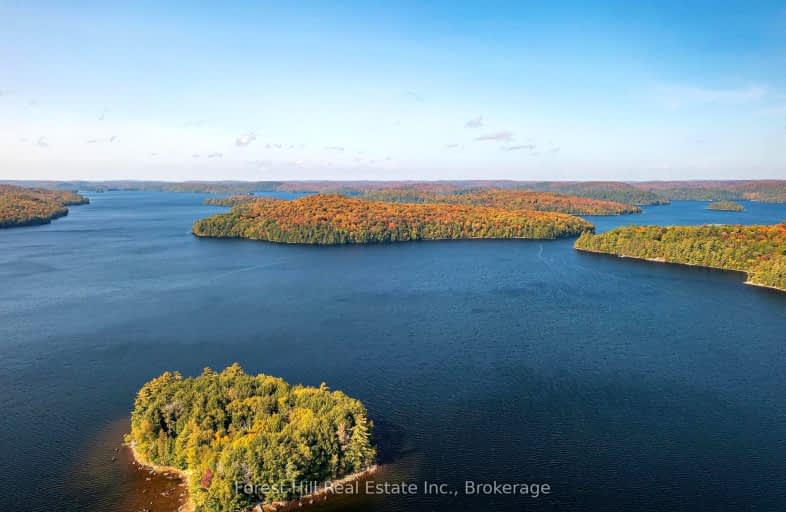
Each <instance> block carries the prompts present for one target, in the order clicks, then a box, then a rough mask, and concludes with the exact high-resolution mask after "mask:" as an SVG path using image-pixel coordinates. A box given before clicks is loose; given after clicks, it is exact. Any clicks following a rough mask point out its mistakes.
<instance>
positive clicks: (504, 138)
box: [475, 130, 513, 142]
mask: <svg viewBox="0 0 786 512" xmlns="http://www.w3.org/2000/svg"><path fill="white" fill-rule="evenodd" d="M475 140H478V141H485V140H496V141H500V142H510V141H512V140H513V132H511V131H509V130H502V131H499V132H494V133H486V134H484V135H481V136H480V137H475Z"/></svg>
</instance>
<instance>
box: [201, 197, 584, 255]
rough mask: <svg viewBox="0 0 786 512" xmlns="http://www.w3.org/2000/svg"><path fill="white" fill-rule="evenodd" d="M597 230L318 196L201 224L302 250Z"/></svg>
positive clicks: (449, 208) (572, 221) (542, 216)
mask: <svg viewBox="0 0 786 512" xmlns="http://www.w3.org/2000/svg"><path fill="white" fill-rule="evenodd" d="M593 229H594V227H593V225H592V224H590V223H589V222H587V221H585V220H584V219H581V218H579V217H574V216H572V215H568V214H563V213H554V212H537V211H532V210H510V209H503V208H489V207H485V206H472V205H449V204H409V203H386V202H381V201H366V200H362V199H355V198H350V197H346V196H341V195H337V194H317V195H312V196H306V197H302V198H299V199H295V200H292V201H284V200H277V199H269V198H260V199H255V200H254V201H252V202H248V203H245V204H241V205H238V206H236V207H234V208H233V209H232V210H231V211H230V212H229V213H222V214H219V215H214V216H212V217H208V218H206V219H202V220H198V221H196V222H195V223H194V226H193V229H192V231H193V233H194V234H195V235H197V236H204V237H219V238H248V239H252V240H265V241H270V242H282V243H298V244H323V245H333V244H365V243H385V242H404V241H414V240H451V239H464V238H537V239H552V238H562V237H569V236H577V235H579V234H581V233H583V232H585V231H592V230H593Z"/></svg>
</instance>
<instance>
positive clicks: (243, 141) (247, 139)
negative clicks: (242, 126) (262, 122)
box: [235, 132, 257, 148]
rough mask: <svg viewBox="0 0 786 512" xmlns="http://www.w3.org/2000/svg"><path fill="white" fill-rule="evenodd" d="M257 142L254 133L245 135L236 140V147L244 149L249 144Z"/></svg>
mask: <svg viewBox="0 0 786 512" xmlns="http://www.w3.org/2000/svg"><path fill="white" fill-rule="evenodd" d="M255 140H257V136H256V135H254V134H253V133H250V132H249V133H244V134H243V135H241V136H240V137H238V138H237V139H235V146H238V147H241V148H244V147H246V146H248V145H249V144H251V143H252V142H254V141H255Z"/></svg>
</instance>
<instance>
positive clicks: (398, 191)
mask: <svg viewBox="0 0 786 512" xmlns="http://www.w3.org/2000/svg"><path fill="white" fill-rule="evenodd" d="M361 197H363V198H364V199H370V200H373V201H388V202H395V203H436V204H439V203H441V204H470V205H477V206H488V207H491V208H506V209H516V210H536V211H543V212H561V213H569V214H572V215H624V214H629V213H641V208H639V207H638V206H632V205H629V204H622V203H618V202H614V201H606V200H600V199H591V198H587V197H577V196H569V195H563V194H555V193H552V192H532V191H528V190H513V189H499V188H476V189H467V190H459V191H453V192H441V191H433V190H423V189H422V188H417V187H400V188H385V189H378V190H370V191H367V192H365V193H363V194H362V196H361Z"/></svg>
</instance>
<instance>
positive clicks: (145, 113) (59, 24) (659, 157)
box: [0, 1, 786, 180]
mask: <svg viewBox="0 0 786 512" xmlns="http://www.w3.org/2000/svg"><path fill="white" fill-rule="evenodd" d="M69 4H70V5H66V4H65V3H63V2H52V3H48V2H34V1H28V2H2V1H0V23H2V30H0V70H2V71H1V72H0V178H4V179H75V178H81V179H121V178H132V179H169V180H183V179H253V180H266V179H461V178H506V179H522V180H529V179H555V180H556V179H620V180H642V179H688V178H784V179H786V5H784V4H783V3H779V2H667V1H662V2H652V3H651V4H647V5H645V3H644V2H603V3H599V2H575V3H573V2H538V3H534V2H533V3H525V2H473V3H460V2H411V3H410V2H403V1H402V2H340V3H332V2H327V1H324V2H275V3H266V2H233V3H232V5H230V6H226V5H221V4H220V3H217V2H213V3H210V4H211V5H209V6H197V5H195V4H189V3H175V2H169V3H165V2H135V3H133V4H132V3H128V4H117V5H114V4H113V3H112V2H100V3H99V2H75V3H69ZM164 4H166V5H164Z"/></svg>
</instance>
